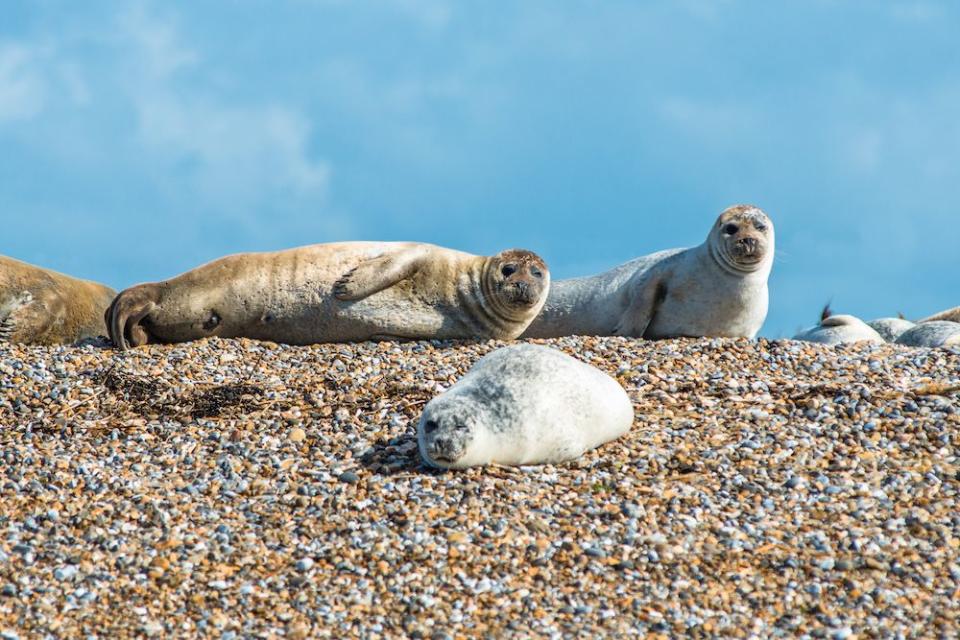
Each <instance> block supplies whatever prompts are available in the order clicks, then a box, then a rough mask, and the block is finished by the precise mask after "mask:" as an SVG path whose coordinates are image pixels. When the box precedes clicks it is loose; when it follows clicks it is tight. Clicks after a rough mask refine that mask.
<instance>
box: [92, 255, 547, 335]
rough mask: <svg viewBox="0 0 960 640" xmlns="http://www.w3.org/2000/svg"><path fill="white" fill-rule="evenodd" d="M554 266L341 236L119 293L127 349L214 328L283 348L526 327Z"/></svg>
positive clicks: (530, 258)
mask: <svg viewBox="0 0 960 640" xmlns="http://www.w3.org/2000/svg"><path fill="white" fill-rule="evenodd" d="M549 287H550V274H549V272H548V270H547V267H546V265H545V264H544V262H543V261H542V260H541V259H540V258H539V257H538V256H537V255H536V254H534V253H532V252H530V251H525V250H522V249H510V250H507V251H503V252H501V253H498V254H497V255H495V256H491V257H486V256H476V255H472V254H469V253H463V252H461V251H454V250H452V249H445V248H443V247H438V246H435V245H430V244H422V243H412V242H403V243H401V242H340V243H330V244H315V245H310V246H306V247H300V248H297V249H288V250H285V251H276V252H270V253H242V254H237V255H232V256H227V257H224V258H220V259H218V260H214V261H213V262H210V263H207V264H205V265H202V266H200V267H197V268H195V269H193V270H191V271H188V272H186V273H184V274H181V275H179V276H177V277H175V278H172V279H170V280H165V281H162V282H153V283H147V284H141V285H137V286H134V287H131V288H129V289H126V290H125V291H123V292H121V293H120V295H118V296H117V297H116V299H115V300H114V301H113V304H111V306H110V309H109V310H108V311H107V326H108V327H109V330H110V339H111V340H112V341H113V342H114V344H115V345H117V346H118V347H119V348H121V349H126V348H127V347H128V346H138V345H142V344H146V343H152V342H162V343H171V342H184V341H187V340H195V339H198V338H203V337H208V336H220V337H223V338H230V337H247V338H254V339H261V340H271V341H274V342H283V343H287V344H313V343H317V342H350V341H358V340H369V339H373V338H411V339H418V338H499V339H512V338H515V337H517V336H518V335H520V333H521V332H522V331H523V330H524V329H525V328H526V327H527V325H528V324H529V322H530V321H531V320H532V319H533V318H534V317H535V316H536V314H537V312H538V311H539V310H540V308H541V307H542V306H543V302H544V300H545V299H546V294H547V291H548V290H549Z"/></svg>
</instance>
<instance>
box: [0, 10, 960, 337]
mask: <svg viewBox="0 0 960 640" xmlns="http://www.w3.org/2000/svg"><path fill="white" fill-rule="evenodd" d="M958 7H960V6H958V5H957V4H956V3H952V2H942V3H940V2H933V1H919V0H918V1H906V0H904V1H901V2H870V1H862V2H855V1H852V0H851V1H849V2H840V1H826V0H821V1H817V0H804V1H802V2H801V1H797V2H776V3H762V2H737V1H723V0H716V1H707V0H702V1H701V0H674V1H670V2H649V3H637V2H612V1H611V2H602V3H598V2H575V1H571V2H564V3H557V2H547V1H536V0H531V1H525V2H516V3H507V2H497V3H491V2H479V1H478V2H456V3H453V2H450V3H448V2H441V1H439V0H382V1H380V2H354V1H350V2H347V1H345V0H344V1H339V0H325V1H320V0H318V1H308V0H298V1H290V2H266V1H263V2H253V1H238V2H203V3H179V4H173V3H160V2H134V3H119V4H118V3H113V2H84V3H68V2H36V1H20V0H13V1H12V2H10V1H8V2H4V5H3V9H2V18H0V253H4V254H7V255H11V256H14V257H17V258H19V259H22V260H26V261H28V262H33V263H36V264H40V265H43V266H47V267H51V268H55V269H58V270H61V271H65V272H68V273H71V274H75V275H80V276H84V277H89V278H94V279H98V280H101V281H103V282H106V283H108V284H111V285H112V286H114V287H117V288H123V287H126V286H129V285H131V284H134V283H137V282H142V281H146V280H157V279H162V278H165V277H170V276H173V275H175V274H177V273H180V272H182V271H184V270H186V269H189V268H191V267H193V266H196V265H197V264H200V263H202V262H205V261H207V260H210V259H213V258H215V257H218V256H220V255H224V254H226V253H233V252H237V251H249V250H266V249H278V248H284V247H290V246H297V245H302V244H309V243H313V242H325V241H334V240H347V239H382V240H394V239H411V240H422V241H427V242H434V243H438V244H442V245H446V246H451V247H456V248H460V249H463V250H467V251H472V252H476V253H493V252H496V251H498V250H499V249H502V248H506V247H511V246H519V247H526V248H530V249H533V250H535V251H537V252H539V253H540V254H541V255H542V256H544V258H545V259H546V260H547V261H548V263H549V264H550V266H551V268H552V271H553V275H554V277H555V278H558V277H559V278H562V277H571V276H576V275H585V274H588V273H594V272H597V271H600V270H603V269H606V268H608V267H611V266H613V265H615V264H618V263H620V262H623V261H625V260H628V259H630V258H633V257H636V256H639V255H643V254H646V253H650V252H653V251H656V250H659V249H665V248H670V247H677V246H690V245H694V244H698V243H700V242H701V241H702V240H703V238H704V237H705V235H706V232H707V230H708V228H709V227H710V225H711V223H712V221H713V219H714V217H715V216H716V215H717V214H718V213H719V212H720V211H721V210H722V209H723V208H724V207H726V206H728V205H730V204H734V203H738V202H750V203H754V204H757V205H759V206H761V207H763V208H764V209H765V210H766V211H767V212H768V213H769V214H770V215H771V217H772V218H773V220H774V222H775V225H776V227H777V243H778V253H779V257H778V259H777V262H776V264H775V267H774V272H773V275H772V277H771V308H770V314H769V316H768V318H767V323H766V325H765V327H764V329H763V332H762V334H763V335H767V336H770V337H778V336H785V335H792V333H793V332H794V330H795V329H797V328H798V327H800V326H801V325H808V324H811V323H812V322H813V321H814V320H815V319H816V317H817V315H818V313H819V309H820V307H821V306H822V304H823V303H824V302H825V301H827V300H828V299H831V300H832V301H833V306H834V308H835V309H836V310H837V311H838V312H847V313H854V314H857V315H861V316H864V317H867V318H872V317H877V316H882V315H892V314H895V313H896V312H898V311H903V312H904V313H906V314H907V316H908V317H912V316H921V315H925V314H927V313H930V312H933V311H936V310H939V309H941V308H945V307H950V306H955V305H957V304H960V285H958V282H957V280H958V278H957V275H958V273H960V251H958V248H960V52H958V48H957V45H956V41H957V37H958V36H957V34H958V33H960V8H958Z"/></svg>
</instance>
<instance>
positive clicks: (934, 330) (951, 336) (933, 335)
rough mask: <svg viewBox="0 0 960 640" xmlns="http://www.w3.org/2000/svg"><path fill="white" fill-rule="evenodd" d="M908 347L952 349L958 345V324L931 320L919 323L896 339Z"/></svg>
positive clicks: (959, 339) (959, 342) (959, 332)
mask: <svg viewBox="0 0 960 640" xmlns="http://www.w3.org/2000/svg"><path fill="white" fill-rule="evenodd" d="M897 344H903V345H906V346H908V347H952V346H954V345H960V322H950V321H949V320H932V321H930V322H920V323H918V324H917V325H916V326H914V327H913V328H912V329H910V330H909V331H905V332H904V333H903V334H901V335H900V337H899V338H897Z"/></svg>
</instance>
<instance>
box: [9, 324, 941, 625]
mask: <svg viewBox="0 0 960 640" xmlns="http://www.w3.org/2000/svg"><path fill="white" fill-rule="evenodd" d="M539 342H542V343H545V344H551V345H553V346H556V347H558V348H560V349H562V350H564V351H566V352H568V353H570V354H572V355H575V356H577V357H579V358H581V359H583V360H585V361H587V362H590V363H592V364H594V365H596V366H598V367H600V368H601V369H604V370H606V371H608V372H610V373H611V374H613V375H615V376H616V377H617V378H618V379H619V380H620V381H621V382H622V383H623V384H624V386H625V387H626V388H627V390H628V391H629V392H630V395H631V398H632V399H633V401H634V403H635V407H636V411H637V419H636V422H635V424H634V427H633V429H632V430H631V432H630V433H629V434H628V435H627V436H625V437H624V438H622V439H620V440H618V441H615V442H613V443H611V444H608V445H606V446H604V447H602V448H600V449H599V450H596V451H592V452H589V453H588V454H587V455H585V456H584V457H583V458H582V459H581V460H579V461H578V462H575V463H572V464H565V465H556V466H544V467H521V468H518V469H510V468H503V467H492V468H487V469H473V470H469V471H466V472H446V473H440V472H436V471H432V470H429V469H426V468H424V467H422V466H421V465H420V461H419V456H418V453H417V450H416V441H415V438H414V431H413V430H414V427H415V424H416V420H417V418H418V417H419V412H420V410H421V408H422V406H423V404H424V403H425V402H426V401H427V400H429V399H430V398H431V397H432V396H433V395H434V394H436V393H437V392H438V391H440V390H442V389H444V388H446V387H447V386H449V385H450V384H451V383H453V382H454V381H455V380H456V379H457V377H458V376H459V375H461V374H462V373H464V372H465V371H466V370H467V369H468V368H469V367H470V365H472V364H473V363H474V362H475V361H476V360H477V359H478V358H479V357H480V356H481V355H483V354H484V353H486V352H488V351H490V350H491V349H493V348H495V347H496V346H498V343H495V342H488V343H479V344H475V343H467V344H464V343H439V342H436V343H430V342H414V343H404V344H387V343H382V344H374V343H365V344H357V345H320V346H315V347H280V346H277V345H274V344H271V343H259V342H253V341H246V340H216V339H214V340H210V341H201V342H197V343H192V344H188V345H177V346H169V347H163V346H161V347H149V348H141V349H137V350H134V351H131V352H126V353H118V352H115V351H112V350H109V349H101V348H97V347H96V346H85V347H60V348H43V347H29V348H28V347H19V346H15V345H0V424H2V429H0V637H2V638H4V639H7V638H33V637H58V638H59V637H76V636H80V637H84V636H86V637H99V638H118V637H127V636H144V635H145V636H156V637H192V636H201V635H202V636H213V637H220V638H241V637H278V638H279V637H285V638H305V637H323V636H330V637H337V638H340V637H350V636H364V637H377V636H382V637H397V636H410V637H425V638H458V637H475V636H483V635H489V636H492V637H503V636H506V635H511V636H520V637H523V636H551V635H552V636H576V635H582V636H597V635H608V636H625V635H631V634H638V635H642V634H649V633H653V634H658V633H659V634H662V635H663V636H675V635H693V636H701V637H703V636H712V635H732V636H743V637H746V636H755V637H770V636H786V637H794V636H805V635H806V636H809V637H826V638H837V639H841V638H853V637H903V636H906V637H912V636H928V637H929V636H938V635H939V636H953V635H955V634H956V633H957V629H958V618H960V615H958V612H960V607H958V606H957V604H956V603H957V600H958V597H960V550H958V547H960V510H958V506H960V460H958V456H957V445H958V438H960V436H958V427H960V350H957V349H954V350H952V351H950V350H920V349H910V348H906V347H899V346H895V345H860V346H857V345H853V346H842V347H824V346H822V345H816V344H809V343H800V342H790V341H775V342H770V341H765V340H759V341H747V340H670V341H662V342H645V341H642V340H629V339H622V338H604V339H597V338H568V339H559V340H547V341H539Z"/></svg>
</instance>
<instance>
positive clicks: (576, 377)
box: [417, 344, 633, 469]
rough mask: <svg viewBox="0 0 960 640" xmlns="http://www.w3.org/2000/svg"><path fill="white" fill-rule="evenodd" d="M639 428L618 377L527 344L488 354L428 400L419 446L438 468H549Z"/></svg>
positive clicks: (422, 452) (419, 429) (425, 456)
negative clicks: (541, 466)
mask: <svg viewBox="0 0 960 640" xmlns="http://www.w3.org/2000/svg"><path fill="white" fill-rule="evenodd" d="M632 423H633V405H632V404H631V402H630V399H629V398H628V397H627V393H626V391H624V390H623V387H621V386H620V384H619V383H618V382H617V381H616V380H614V379H613V378H611V377H610V376H608V375H607V374H605V373H604V372H602V371H600V370H599V369H596V368H595V367H592V366H590V365H587V364H584V363H583V362H580V361H579V360H577V359H576V358H573V357H571V356H568V355H566V354H564V353H561V352H560V351H557V350H555V349H551V348H549V347H545V346H540V345H533V344H520V345H513V346H509V347H504V348H501V349H497V350H496V351H493V352H492V353H489V354H487V355H486V356H484V357H483V358H481V359H480V360H479V361H478V362H477V363H476V364H475V365H474V366H473V368H472V369H470V371H468V372H467V373H466V375H464V376H463V377H462V378H461V379H460V380H458V381H457V383H456V384H454V385H453V386H452V387H450V389H448V390H447V391H446V392H444V393H442V394H440V395H439V396H437V397H435V398H433V399H432V400H431V401H430V402H428V403H427V405H426V407H424V410H423V415H422V416H421V418H420V422H419V423H418V425H417V441H418V444H419V447H420V455H421V456H422V457H423V460H424V461H425V462H426V463H427V464H430V465H432V466H435V467H441V468H450V469H462V468H466V467H472V466H477V465H484V464H490V463H496V464H505V465H524V464H542V463H551V462H562V461H564V460H572V459H574V458H577V457H578V456H580V455H582V454H583V452H585V451H587V450H588V449H592V448H594V447H597V446H600V445H601V444H603V443H605V442H609V441H610V440H613V439H615V438H618V437H620V436H621V435H623V434H624V433H626V432H627V430H628V429H629V428H630V425H631V424H632Z"/></svg>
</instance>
